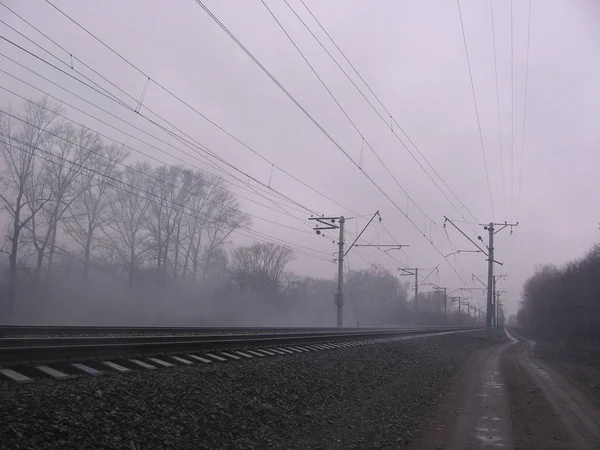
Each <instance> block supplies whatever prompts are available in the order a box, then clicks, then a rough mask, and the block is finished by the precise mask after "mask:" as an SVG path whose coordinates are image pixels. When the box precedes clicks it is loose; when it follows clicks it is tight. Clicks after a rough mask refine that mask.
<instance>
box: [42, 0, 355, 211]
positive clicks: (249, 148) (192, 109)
mask: <svg viewBox="0 0 600 450" xmlns="http://www.w3.org/2000/svg"><path fill="white" fill-rule="evenodd" d="M46 3H48V4H49V5H51V6H52V7H53V8H54V9H55V10H57V11H58V12H59V13H60V14H62V15H63V16H64V17H66V18H67V19H68V20H69V21H71V22H72V23H73V24H75V25H76V26H77V27H79V28H80V29H81V30H83V31H84V32H85V33H87V34H88V35H89V36H91V37H92V38H93V39H95V40H96V41H97V42H98V43H100V44H101V45H102V46H104V47H105V48H106V49H108V50H109V51H110V52H111V53H113V54H114V55H116V56H117V57H118V58H120V59H121V60H122V61H124V62H125V63H126V64H128V65H129V66H130V67H132V68H133V69H135V70H136V71H137V72H139V73H140V74H141V75H143V76H144V77H145V78H148V79H150V80H151V81H152V83H153V84H154V85H156V86H157V87H159V88H160V89H162V90H163V91H164V92H166V93H167V94H169V95H170V96H172V97H173V98H175V99H176V100H177V101H179V102H180V103H181V104H183V105H185V106H186V107H187V108H189V109H190V110H191V111H193V112H194V113H196V114H198V115H199V116H200V117H202V118H203V119H204V120H206V121H207V122H209V123H210V124H211V125H213V126H214V127H216V128H217V129H219V130H220V131H221V132H223V133H225V134H226V135H227V136H229V137H230V138H231V139H233V140H234V141H236V142H237V143H238V144H240V145H242V146H243V147H244V148H246V149H247V150H249V151H250V152H252V153H253V154H255V155H256V156H258V157H259V158H261V159H262V160H263V161H265V162H266V163H268V164H271V165H272V167H274V168H275V169H277V170H279V171H280V172H282V173H284V174H285V175H287V176H289V177H290V178H292V179H293V180H294V181H296V182H298V183H300V184H302V185H303V186H305V187H306V188H308V189H310V190H312V191H313V192H314V193H316V194H318V195H320V196H321V197H323V198H325V199H327V200H329V201H331V202H332V203H335V204H336V205H338V206H340V207H342V208H344V209H345V210H347V211H349V212H351V213H353V211H352V210H351V209H350V208H348V207H346V206H344V205H342V204H340V203H339V202H337V201H336V200H334V199H332V198H330V197H329V196H327V194H324V193H323V192H321V191H320V190H318V189H316V188H314V187H313V186H310V185H309V184H308V183H306V182H304V181H303V180H301V179H300V178H298V177H297V176H295V175H293V174H292V173H290V172H289V171H287V170H286V169H283V168H282V167H281V166H279V165H278V164H275V163H274V162H273V161H271V160H269V159H267V158H265V157H264V155H262V154H260V153H259V152H258V151H256V150H255V149H254V148H253V147H251V146H249V145H248V144H246V143H245V142H243V141H242V140H240V139H239V138H237V137H236V136H234V135H233V134H232V133H230V132H229V131H227V130H226V129H225V128H223V127H222V126H221V125H219V124H217V123H216V122H215V121H213V120H212V119H210V118H209V117H208V116H206V115H205V114H203V113H202V112H200V111H199V110H198V109H197V108H195V107H193V106H192V105H191V104H190V103H189V102H186V101H185V100H184V99H182V98H181V97H180V96H178V95H177V94H175V93H173V92H172V91H171V90H170V89H168V88H167V87H165V86H164V85H163V84H161V83H160V82H158V81H157V80H155V79H154V78H152V77H150V75H148V74H147V73H146V72H145V71H143V70H142V69H140V68H139V67H138V66H137V65H135V64H133V63H132V62H131V61H130V60H128V59H127V58H125V57H124V56H122V55H121V54H120V53H118V52H117V51H116V50H114V49H113V48H112V47H110V46H109V45H108V44H106V42H104V41H103V40H102V39H100V38H98V37H97V36H96V35H95V34H93V33H92V32H91V31H89V30H88V29H87V28H86V27H84V26H82V25H81V24H80V23H79V22H77V21H76V20H75V19H73V18H72V17H71V16H69V15H68V14H66V13H65V12H64V11H63V10H62V9H60V8H59V7H57V6H56V5H55V4H53V3H52V2H50V1H49V0H46ZM88 67H89V66H88ZM94 72H95V73H97V72H96V71H94ZM103 78H104V77H103ZM111 84H112V83H111ZM134 100H135V99H134ZM163 120H164V119H163Z"/></svg>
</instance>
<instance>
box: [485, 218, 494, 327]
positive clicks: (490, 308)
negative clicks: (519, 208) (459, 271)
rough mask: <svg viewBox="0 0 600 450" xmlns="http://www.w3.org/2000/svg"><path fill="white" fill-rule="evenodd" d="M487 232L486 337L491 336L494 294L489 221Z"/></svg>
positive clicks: (491, 241)
mask: <svg viewBox="0 0 600 450" xmlns="http://www.w3.org/2000/svg"><path fill="white" fill-rule="evenodd" d="M487 229H488V232H489V240H488V285H487V314H486V317H485V327H486V329H487V334H488V338H491V337H492V316H493V315H494V311H493V305H492V300H493V294H494V286H493V284H494V223H493V222H490V223H489V224H488V226H487Z"/></svg>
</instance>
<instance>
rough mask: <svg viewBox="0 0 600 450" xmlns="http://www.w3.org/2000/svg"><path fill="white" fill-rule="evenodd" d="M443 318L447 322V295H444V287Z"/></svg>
mask: <svg viewBox="0 0 600 450" xmlns="http://www.w3.org/2000/svg"><path fill="white" fill-rule="evenodd" d="M444 318H445V320H446V323H448V296H447V295H446V288H444Z"/></svg>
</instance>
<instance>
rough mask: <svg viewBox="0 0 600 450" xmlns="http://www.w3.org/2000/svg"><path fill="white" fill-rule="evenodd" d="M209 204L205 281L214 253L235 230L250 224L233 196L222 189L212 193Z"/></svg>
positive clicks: (203, 275)
mask: <svg viewBox="0 0 600 450" xmlns="http://www.w3.org/2000/svg"><path fill="white" fill-rule="evenodd" d="M211 202H212V204H211V209H210V212H211V214H210V222H208V223H207V225H208V226H207V236H208V242H207V244H206V248H205V250H204V270H203V273H202V279H206V274H207V272H208V269H209V268H210V263H211V259H212V257H213V253H214V251H215V250H216V249H217V248H219V247H220V246H221V245H222V244H223V243H224V242H225V240H226V239H227V238H228V237H229V235H230V234H231V233H233V232H234V231H235V230H237V229H238V228H242V227H245V226H249V225H250V224H251V223H252V221H251V220H250V217H249V216H248V215H247V214H245V213H243V212H242V211H241V210H240V209H239V203H238V201H237V199H236V198H235V196H234V195H233V194H232V193H231V192H229V191H227V190H225V189H224V188H222V187H221V188H218V189H216V190H215V191H214V195H213V198H212V199H211Z"/></svg>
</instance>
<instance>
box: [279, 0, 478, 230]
mask: <svg viewBox="0 0 600 450" xmlns="http://www.w3.org/2000/svg"><path fill="white" fill-rule="evenodd" d="M300 1H301V3H302V5H303V6H304V8H305V9H306V10H307V11H308V13H309V14H310V15H311V17H312V18H313V19H314V20H315V22H316V23H317V24H318V25H319V27H320V28H321V30H322V31H323V32H324V33H325V35H326V36H327V37H328V38H329V40H330V41H331V42H332V43H333V45H334V46H335V48H336V49H337V50H338V52H339V53H340V54H341V55H342V56H343V57H344V59H345V60H346V62H347V63H348V64H349V66H350V67H351V68H352V70H353V71H354V72H355V73H356V75H357V76H358V77H359V78H360V80H361V81H362V82H363V84H364V85H365V86H366V87H367V89H368V90H369V92H370V93H371V95H373V97H374V98H375V99H376V100H377V101H378V103H379V104H380V105H381V107H382V108H383V110H384V111H385V112H386V114H387V115H388V117H389V118H390V120H391V121H392V122H391V123H390V125H388V123H387V120H386V119H385V118H384V117H383V116H382V114H381V112H380V111H378V110H377V108H375V106H374V105H373V103H372V102H371V101H370V100H369V99H368V98H367V96H366V95H365V94H364V92H363V91H362V89H360V87H358V85H357V84H356V83H355V81H354V80H353V79H352V77H350V75H348V73H347V72H346V71H345V70H344V69H343V67H342V66H341V65H340V64H339V62H338V61H337V60H336V59H335V57H334V56H333V55H332V54H331V52H330V51H329V50H327V48H326V47H325V46H324V45H323V43H322V42H321V40H320V39H319V38H318V37H317V36H316V35H315V34H314V33H313V31H312V30H311V29H310V27H309V26H308V25H307V24H306V22H304V20H302V18H301V17H300V16H299V15H298V13H297V12H296V11H295V10H294V8H293V7H292V6H290V4H289V3H288V1H287V0H284V2H285V4H286V5H287V6H288V8H290V10H291V11H292V12H293V13H294V15H295V16H296V17H297V18H298V20H299V21H300V22H301V23H302V25H304V27H305V28H306V29H307V30H308V32H309V33H310V34H311V35H312V37H313V38H314V39H315V40H316V41H317V42H318V43H319V45H320V46H321V48H322V49H323V50H324V51H325V53H327V55H328V56H329V57H330V58H331V59H332V60H333V62H334V63H335V64H336V65H337V66H338V68H339V69H340V70H341V71H342V73H343V74H344V75H345V76H346V78H347V79H348V80H349V81H350V83H352V85H353V86H354V87H355V88H356V89H357V90H358V92H359V93H360V94H361V96H362V97H363V98H364V99H365V101H366V102H367V103H368V104H369V106H370V107H371V108H372V109H373V111H374V112H375V113H376V114H377V115H378V116H379V118H380V119H381V121H382V122H383V123H384V124H385V125H386V127H388V128H389V129H390V131H391V132H392V134H393V135H394V137H395V138H396V140H398V142H399V143H400V144H401V145H402V146H403V147H404V148H405V149H406V151H407V152H408V153H409V154H410V156H411V157H412V158H413V159H414V160H415V162H416V163H417V164H418V165H419V167H420V168H421V169H422V170H423V172H424V173H425V174H426V175H427V177H428V178H429V179H430V180H431V182H432V183H433V184H434V185H435V186H436V188H437V189H438V190H439V191H440V192H441V193H442V195H443V196H444V197H445V198H446V200H447V201H448V203H450V205H451V206H452V207H453V208H454V209H455V210H456V212H457V213H458V214H460V215H461V216H462V217H463V218H464V216H463V214H462V212H460V211H459V210H458V209H457V208H456V206H455V205H454V203H453V202H452V201H451V200H450V199H449V198H448V197H447V195H446V193H445V192H444V191H443V190H442V189H441V188H440V186H439V185H438V184H437V183H436V181H435V180H434V179H433V178H432V177H431V174H429V172H428V171H427V170H426V169H425V168H424V167H423V165H422V164H421V162H420V161H419V160H418V159H417V158H416V157H415V155H414V154H413V153H412V152H411V150H410V149H409V148H408V147H407V145H406V144H405V143H404V141H402V139H401V138H400V136H399V135H398V134H397V133H396V131H395V130H394V127H393V126H392V125H393V124H394V125H396V127H397V128H398V129H400V131H401V132H402V134H403V135H404V137H405V138H406V139H407V140H408V141H409V142H410V144H411V145H412V146H413V147H414V148H415V150H416V151H417V153H418V154H419V155H420V156H421V158H423V160H424V161H425V163H426V164H427V165H428V166H429V168H430V169H431V170H432V171H433V173H434V174H435V175H436V176H437V177H438V178H439V179H440V181H441V182H442V184H443V185H444V186H445V187H446V189H448V191H449V192H450V193H451V194H452V195H453V196H454V198H455V199H456V200H457V201H458V203H459V204H460V205H461V206H462V207H463V208H464V210H465V211H466V212H467V213H468V214H469V215H470V216H471V217H472V218H473V219H475V221H476V222H479V221H478V220H477V218H476V217H475V216H474V215H473V213H471V211H470V210H469V209H468V208H467V207H466V206H465V204H464V203H463V202H462V201H461V200H460V198H459V197H458V196H457V195H456V194H455V193H454V191H453V190H452V189H451V188H450V186H449V185H448V184H447V183H446V181H445V180H444V179H443V178H442V176H441V175H440V174H439V173H438V171H437V170H436V169H435V168H434V167H433V166H432V165H431V163H430V162H429V160H428V159H427V158H426V157H425V155H424V154H423V153H422V152H421V150H420V149H419V147H418V146H417V144H416V143H415V142H414V141H413V140H412V139H411V138H410V136H409V135H408V134H407V133H406V131H405V130H404V129H403V128H402V126H401V125H400V124H399V123H398V121H397V120H396V119H395V118H394V117H393V116H392V115H391V113H390V112H389V110H388V109H387V108H386V106H385V105H384V104H383V102H382V101H381V99H380V98H379V97H378V96H377V95H376V94H375V92H374V91H373V90H372V89H371V87H370V86H369V84H368V83H367V81H366V80H365V79H364V78H363V77H362V75H361V74H360V72H359V71H358V69H356V67H355V66H354V64H352V62H351V61H350V59H349V58H348V57H347V56H346V54H345V53H344V52H343V51H342V49H341V48H340V47H339V46H338V45H337V43H336V42H335V40H334V39H333V37H332V36H331V35H330V34H329V32H328V31H327V30H326V29H325V27H324V26H323V25H322V23H321V22H320V21H319V19H318V18H317V17H316V16H315V15H314V14H313V12H312V11H311V10H310V9H309V8H308V6H307V5H306V4H305V3H304V2H303V1H302V0H300ZM409 200H411V199H410V198H409ZM413 203H414V202H413ZM415 206H417V208H418V209H419V210H420V211H421V213H422V214H423V215H426V214H425V213H424V212H423V211H422V210H421V208H420V207H419V205H417V204H416V203H415Z"/></svg>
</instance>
